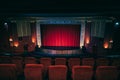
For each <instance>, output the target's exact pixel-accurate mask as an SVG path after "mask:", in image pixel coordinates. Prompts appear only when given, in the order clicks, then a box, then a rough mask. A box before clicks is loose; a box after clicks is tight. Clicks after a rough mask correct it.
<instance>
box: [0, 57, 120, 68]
mask: <svg viewBox="0 0 120 80" xmlns="http://www.w3.org/2000/svg"><path fill="white" fill-rule="evenodd" d="M42 59H43V60H50V63H51V64H53V60H52V58H40V59H36V58H34V57H25V59H23V57H8V56H0V63H13V62H14V60H15V61H16V60H22V63H23V64H29V63H39V62H40V63H41V62H42V61H43V60H42ZM72 61H73V63H74V62H76V63H77V64H79V65H90V66H94V64H95V65H96V66H102V65H103V66H105V65H109V63H111V65H115V66H120V58H115V59H112V60H111V61H112V62H111V61H109V59H107V58H97V59H94V58H83V59H80V58H70V59H66V58H55V61H54V64H55V65H57V64H60V65H66V64H67V63H68V64H69V63H70V62H72Z"/></svg>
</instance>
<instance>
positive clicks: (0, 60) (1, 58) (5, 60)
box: [0, 56, 11, 64]
mask: <svg viewBox="0 0 120 80" xmlns="http://www.w3.org/2000/svg"><path fill="white" fill-rule="evenodd" d="M0 63H4V64H9V63H11V58H10V56H0Z"/></svg>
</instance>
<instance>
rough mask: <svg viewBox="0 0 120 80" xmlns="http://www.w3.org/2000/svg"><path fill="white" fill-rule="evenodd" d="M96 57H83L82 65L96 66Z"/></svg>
mask: <svg viewBox="0 0 120 80" xmlns="http://www.w3.org/2000/svg"><path fill="white" fill-rule="evenodd" d="M94 62H95V61H94V59H93V58H83V59H82V65H84V66H94Z"/></svg>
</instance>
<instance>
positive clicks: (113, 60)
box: [112, 58, 120, 67]
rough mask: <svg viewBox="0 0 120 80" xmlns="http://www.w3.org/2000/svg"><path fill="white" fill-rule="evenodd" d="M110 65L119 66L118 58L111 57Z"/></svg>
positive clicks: (119, 59)
mask: <svg viewBox="0 0 120 80" xmlns="http://www.w3.org/2000/svg"><path fill="white" fill-rule="evenodd" d="M112 66H117V67H120V58H113V59H112Z"/></svg>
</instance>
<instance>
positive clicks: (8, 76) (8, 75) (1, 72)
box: [0, 64, 17, 80]
mask: <svg viewBox="0 0 120 80" xmlns="http://www.w3.org/2000/svg"><path fill="white" fill-rule="evenodd" d="M0 80H17V71H16V65H15V64H0Z"/></svg>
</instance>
